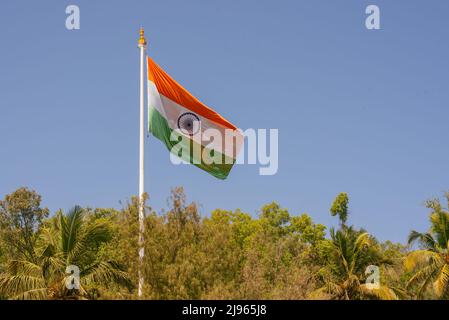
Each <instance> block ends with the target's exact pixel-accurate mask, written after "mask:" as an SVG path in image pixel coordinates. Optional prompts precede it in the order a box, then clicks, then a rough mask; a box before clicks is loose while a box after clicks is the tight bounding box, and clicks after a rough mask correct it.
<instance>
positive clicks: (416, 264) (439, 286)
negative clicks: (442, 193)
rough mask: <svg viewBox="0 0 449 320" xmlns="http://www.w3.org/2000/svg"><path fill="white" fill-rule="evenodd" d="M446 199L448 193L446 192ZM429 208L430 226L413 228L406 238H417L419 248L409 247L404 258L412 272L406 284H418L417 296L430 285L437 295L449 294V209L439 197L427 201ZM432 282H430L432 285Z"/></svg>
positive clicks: (409, 287)
mask: <svg viewBox="0 0 449 320" xmlns="http://www.w3.org/2000/svg"><path fill="white" fill-rule="evenodd" d="M446 198H447V200H448V203H449V193H446ZM426 206H427V208H430V209H431V210H432V212H431V214H430V223H431V228H430V230H429V231H428V232H426V233H420V232H417V231H412V232H411V233H410V235H409V238H408V242H409V244H413V243H414V242H418V243H419V245H420V249H419V250H415V251H412V252H411V253H410V254H409V255H408V256H407V257H406V259H405V268H406V270H407V271H410V272H414V274H413V276H412V277H411V278H410V280H409V281H408V284H407V288H408V289H411V288H412V287H415V286H417V291H416V296H417V298H418V299H421V298H423V296H424V294H425V293H426V291H427V290H429V289H433V293H434V296H435V297H436V298H437V299H448V298H449V213H448V212H447V209H444V208H443V207H442V206H441V204H440V202H439V200H438V199H434V200H430V201H428V202H427V203H426ZM431 285H432V286H431Z"/></svg>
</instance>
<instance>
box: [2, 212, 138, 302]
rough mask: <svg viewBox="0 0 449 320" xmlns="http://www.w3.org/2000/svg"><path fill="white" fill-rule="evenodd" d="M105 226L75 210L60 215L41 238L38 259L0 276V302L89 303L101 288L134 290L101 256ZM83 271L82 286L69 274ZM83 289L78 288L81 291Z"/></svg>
mask: <svg viewBox="0 0 449 320" xmlns="http://www.w3.org/2000/svg"><path fill="white" fill-rule="evenodd" d="M110 236H111V235H110V231H109V228H108V225H107V224H106V222H104V221H99V220H93V221H89V219H88V217H87V216H86V215H85V212H84V210H83V209H81V208H80V207H78V206H75V207H74V208H73V209H72V210H70V211H69V213H68V214H67V215H64V214H62V212H58V214H57V215H56V217H55V218H54V219H52V220H51V223H49V224H47V225H46V226H45V227H43V229H42V230H41V231H40V233H39V239H38V243H37V248H36V256H35V257H34V258H33V259H27V258H23V259H22V260H12V261H10V262H9V263H8V265H7V267H6V270H4V272H3V273H2V274H0V296H1V295H4V296H7V297H10V298H13V299H86V298H92V297H94V295H95V294H96V292H97V289H98V287H101V286H111V285H120V286H125V287H127V288H131V287H132V284H131V281H130V280H129V277H128V275H127V274H126V273H125V272H124V271H122V269H121V268H120V266H119V265H118V264H117V263H116V262H114V261H110V260H107V259H104V258H102V257H101V255H100V254H99V250H100V247H101V245H102V244H103V243H105V242H106V241H108V239H109V238H110ZM76 268H78V270H79V286H75V288H74V286H67V284H70V283H71V284H72V285H75V284H78V282H77V281H75V280H74V277H73V276H74V275H73V274H68V273H67V272H68V271H69V270H71V269H72V270H75V269H76ZM77 287H78V288H77Z"/></svg>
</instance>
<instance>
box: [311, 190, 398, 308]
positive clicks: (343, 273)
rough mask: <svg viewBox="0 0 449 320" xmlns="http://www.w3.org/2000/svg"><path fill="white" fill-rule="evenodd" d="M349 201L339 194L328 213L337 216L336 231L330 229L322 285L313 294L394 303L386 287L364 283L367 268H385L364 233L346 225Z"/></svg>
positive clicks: (384, 261) (381, 257) (377, 249)
mask: <svg viewBox="0 0 449 320" xmlns="http://www.w3.org/2000/svg"><path fill="white" fill-rule="evenodd" d="M348 204H349V197H348V195H347V193H344V192H343V193H340V194H339V195H338V196H337V197H336V199H335V201H334V202H333V204H332V207H331V209H330V213H331V215H332V216H338V219H339V222H340V228H339V229H338V230H335V229H334V228H331V229H330V240H328V243H327V244H328V245H327V248H326V249H325V252H326V254H325V255H326V260H327V261H326V265H325V266H324V268H322V269H321V270H320V272H319V275H320V276H321V278H322V279H323V280H324V283H325V285H324V286H323V287H322V288H320V289H319V290H318V291H317V292H316V294H318V296H320V295H322V294H323V293H325V294H327V295H330V297H331V298H332V299H338V300H353V299H373V298H374V299H396V298H397V297H396V294H395V293H394V291H393V290H392V289H390V288H388V287H386V286H382V285H380V284H376V286H373V285H372V284H366V283H364V281H363V280H364V279H365V272H366V270H367V267H368V266H370V265H375V266H377V267H380V266H382V265H385V264H389V261H388V260H387V259H384V258H383V254H382V252H381V250H380V248H379V247H378V245H377V244H376V243H375V242H376V241H375V239H374V238H372V237H371V236H370V235H369V234H368V233H367V232H365V231H363V230H355V229H354V228H353V227H352V226H348V225H347V224H346V222H347V219H348V215H349V206H348Z"/></svg>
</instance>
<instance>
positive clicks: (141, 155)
mask: <svg viewBox="0 0 449 320" xmlns="http://www.w3.org/2000/svg"><path fill="white" fill-rule="evenodd" d="M138 47H139V49H140V143H139V270H138V273H139V275H138V277H139V287H138V293H137V294H138V296H139V298H140V297H142V289H143V274H142V266H143V257H144V254H145V251H144V238H143V233H144V230H145V229H144V228H145V226H144V199H143V196H144V192H145V189H144V136H145V122H144V117H145V106H144V104H145V100H144V99H145V98H144V97H145V96H144V89H145V87H144V82H145V49H146V48H147V41H146V40H145V33H144V30H143V28H140V37H139V43H138Z"/></svg>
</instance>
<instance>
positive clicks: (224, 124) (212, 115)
mask: <svg viewBox="0 0 449 320" xmlns="http://www.w3.org/2000/svg"><path fill="white" fill-rule="evenodd" d="M147 67H148V68H147V69H148V126H149V131H150V132H151V133H152V134H153V135H154V136H155V137H156V138H158V139H159V140H161V141H162V142H163V143H164V144H165V145H166V146H167V148H168V149H169V150H170V152H172V153H173V154H175V155H177V156H178V157H180V158H181V159H183V160H184V161H187V162H189V163H191V164H194V165H196V166H197V167H199V168H201V169H203V170H205V171H207V172H209V173H210V174H212V175H213V176H215V177H217V178H219V179H226V177H227V176H228V174H229V172H230V170H231V168H232V166H233V165H234V163H235V160H236V157H237V154H238V152H239V150H240V147H241V145H242V142H243V135H242V134H241V132H240V130H238V129H237V128H236V127H235V126H234V125H233V124H232V123H231V122H229V121H228V120H226V119H225V118H223V117H222V116H221V115H220V114H218V113H217V112H215V111H214V110H212V109H211V108H209V107H207V106H206V105H205V104H203V103H202V102H200V101H199V100H198V99H197V98H195V97H194V96H193V95H192V94H190V93H189V92H188V91H187V90H186V89H184V88H183V87H182V86H181V85H180V84H179V83H177V82H176V81H175V80H174V79H173V78H171V77H170V76H169V75H168V74H167V73H166V72H165V71H164V70H162V69H161V67H159V66H158V65H157V64H156V63H155V62H154V61H153V60H152V59H151V58H150V57H148V66H147Z"/></svg>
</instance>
